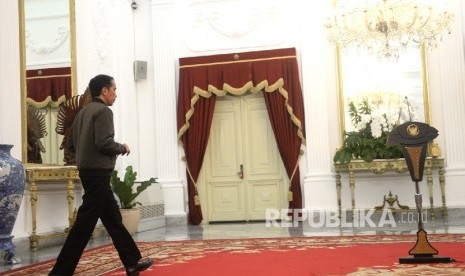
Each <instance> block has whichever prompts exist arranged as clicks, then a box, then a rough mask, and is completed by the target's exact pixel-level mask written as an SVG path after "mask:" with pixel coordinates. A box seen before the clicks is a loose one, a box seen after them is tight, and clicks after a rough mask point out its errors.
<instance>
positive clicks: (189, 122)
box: [178, 48, 305, 224]
mask: <svg viewBox="0 0 465 276" xmlns="http://www.w3.org/2000/svg"><path fill="white" fill-rule="evenodd" d="M179 64H180V75H179V96H178V139H180V140H181V141H182V144H183V147H184V151H185V159H186V163H187V179H188V196H189V218H190V222H191V223H192V224H199V223H200V222H201V221H202V212H201V209H200V204H199V202H198V201H196V197H198V194H197V189H196V186H195V185H196V184H195V182H196V181H197V179H198V176H199V173H200V169H201V166H202V163H203V158H204V155H205V150H206V147H207V143H208V137H209V134H210V128H211V123H212V118H213V113H214V108H215V98H216V97H217V96H224V95H226V94H227V93H230V94H233V95H243V94H245V93H247V92H249V91H250V92H251V93H256V92H258V91H265V92H266V93H265V101H266V105H267V109H268V114H269V116H270V121H271V125H272V127H273V131H274V133H275V136H276V141H277V144H278V148H279V151H280V154H281V158H282V160H283V162H284V165H285V167H286V171H287V173H288V176H289V177H290V178H291V179H292V181H291V189H290V190H291V191H292V199H291V200H290V203H289V207H290V208H291V209H294V208H296V209H300V208H302V193H301V188H300V177H299V171H298V168H297V165H298V156H299V152H300V145H301V144H302V143H305V138H304V133H305V131H304V125H305V124H304V108H303V100H302V89H301V87H300V81H299V71H298V66H297V59H296V51H295V49H294V48H288V49H278V50H268V51H258V52H247V53H237V54H224V55H216V56H202V57H190V58H181V59H179Z"/></svg>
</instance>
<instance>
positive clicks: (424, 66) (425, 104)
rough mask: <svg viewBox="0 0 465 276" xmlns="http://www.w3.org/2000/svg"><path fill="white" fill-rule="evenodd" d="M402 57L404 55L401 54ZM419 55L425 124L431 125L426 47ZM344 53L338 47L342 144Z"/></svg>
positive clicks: (344, 115)
mask: <svg viewBox="0 0 465 276" xmlns="http://www.w3.org/2000/svg"><path fill="white" fill-rule="evenodd" d="M401 55H402V54H401ZM418 55H419V56H420V60H421V68H420V70H421V85H422V90H423V107H424V110H423V111H424V122H425V123H428V124H430V123H431V115H430V101H429V88H428V76H427V75H428V74H427V72H428V71H427V69H428V68H427V60H426V50H425V48H424V47H420V48H419V49H418ZM343 58H344V57H343V51H342V50H341V49H340V47H339V46H337V47H336V64H337V78H338V85H337V89H338V102H339V129H340V137H341V140H340V141H341V144H342V143H344V139H345V131H346V126H347V125H346V112H348V111H347V110H346V107H345V105H346V104H345V97H344V76H343V68H342V67H343V66H342V59H343Z"/></svg>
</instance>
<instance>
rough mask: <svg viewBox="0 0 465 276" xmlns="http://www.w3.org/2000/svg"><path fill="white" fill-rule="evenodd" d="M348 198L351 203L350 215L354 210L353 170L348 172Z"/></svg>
mask: <svg viewBox="0 0 465 276" xmlns="http://www.w3.org/2000/svg"><path fill="white" fill-rule="evenodd" d="M349 185H350V198H351V203H352V216H353V215H354V212H355V175H354V172H353V171H350V172H349Z"/></svg>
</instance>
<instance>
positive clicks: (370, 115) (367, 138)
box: [333, 99, 403, 163]
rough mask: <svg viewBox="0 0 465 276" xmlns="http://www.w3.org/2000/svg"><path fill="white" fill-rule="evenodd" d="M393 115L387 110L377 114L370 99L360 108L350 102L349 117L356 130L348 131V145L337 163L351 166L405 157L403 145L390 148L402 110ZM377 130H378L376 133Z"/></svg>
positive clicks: (341, 151) (346, 144)
mask: <svg viewBox="0 0 465 276" xmlns="http://www.w3.org/2000/svg"><path fill="white" fill-rule="evenodd" d="M395 111H396V112H397V114H392V112H391V114H390V113H389V112H388V111H386V110H376V111H374V110H373V109H372V108H371V107H370V104H369V102H368V100H367V99H363V100H362V101H361V102H360V103H359V104H358V105H356V104H355V103H354V102H350V103H349V115H350V118H351V120H352V124H353V125H354V127H355V129H356V131H350V132H345V138H344V143H343V145H342V147H341V148H339V149H338V150H337V151H336V153H335V155H334V157H333V161H334V162H339V163H348V162H350V161H351V160H352V159H362V160H363V161H366V162H371V161H373V160H374V159H395V158H402V157H403V155H402V152H401V149H400V146H399V145H387V144H386V142H387V138H388V134H389V132H390V131H391V130H392V129H394V128H395V127H397V126H398V125H399V124H400V119H401V117H402V116H401V115H402V108H400V109H399V108H397V110H395ZM374 128H376V129H375V130H374Z"/></svg>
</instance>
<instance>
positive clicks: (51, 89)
mask: <svg viewBox="0 0 465 276" xmlns="http://www.w3.org/2000/svg"><path fill="white" fill-rule="evenodd" d="M26 82H27V84H26V85H27V102H28V103H29V104H32V105H34V106H36V107H38V108H41V107H44V106H47V105H49V104H50V105H52V106H59V105H60V104H61V103H62V102H64V101H66V100H67V99H69V98H71V94H72V91H71V67H63V68H44V69H35V70H27V72H26Z"/></svg>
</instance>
